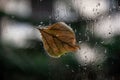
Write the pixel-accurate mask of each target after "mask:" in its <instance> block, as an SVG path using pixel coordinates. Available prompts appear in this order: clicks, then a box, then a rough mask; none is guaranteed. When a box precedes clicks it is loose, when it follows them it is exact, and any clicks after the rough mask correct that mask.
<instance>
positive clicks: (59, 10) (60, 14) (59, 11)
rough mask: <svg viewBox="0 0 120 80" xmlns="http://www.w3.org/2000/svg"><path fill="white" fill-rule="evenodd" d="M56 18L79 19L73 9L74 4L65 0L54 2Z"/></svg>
mask: <svg viewBox="0 0 120 80" xmlns="http://www.w3.org/2000/svg"><path fill="white" fill-rule="evenodd" d="M53 14H54V15H55V16H54V17H55V19H56V20H57V21H75V20H77V17H78V16H77V15H76V14H75V12H74V11H72V6H71V5H70V2H69V3H67V2H66V1H64V0H56V1H55V2H54V12H53Z"/></svg>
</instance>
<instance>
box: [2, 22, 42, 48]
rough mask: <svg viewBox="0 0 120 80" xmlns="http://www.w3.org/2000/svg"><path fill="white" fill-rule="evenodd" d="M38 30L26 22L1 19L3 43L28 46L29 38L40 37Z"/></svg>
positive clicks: (19, 46)
mask: <svg viewBox="0 0 120 80" xmlns="http://www.w3.org/2000/svg"><path fill="white" fill-rule="evenodd" d="M40 36H41V35H40V32H39V31H38V30H37V29H35V28H33V27H32V25H30V24H26V23H18V22H10V21H5V20H4V21H2V35H1V39H2V42H3V44H9V45H11V46H14V47H18V48H25V47H29V44H30V42H29V41H28V40H31V39H40Z"/></svg>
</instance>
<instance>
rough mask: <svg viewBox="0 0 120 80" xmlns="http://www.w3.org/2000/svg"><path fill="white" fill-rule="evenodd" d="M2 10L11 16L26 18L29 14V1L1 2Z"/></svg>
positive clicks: (8, 0) (5, 0) (10, 0)
mask: <svg viewBox="0 0 120 80" xmlns="http://www.w3.org/2000/svg"><path fill="white" fill-rule="evenodd" d="M2 3H3V4H4V5H2V9H3V10H4V11H5V12H6V13H7V14H11V15H17V16H21V17H28V16H30V14H31V3H30V0H2Z"/></svg>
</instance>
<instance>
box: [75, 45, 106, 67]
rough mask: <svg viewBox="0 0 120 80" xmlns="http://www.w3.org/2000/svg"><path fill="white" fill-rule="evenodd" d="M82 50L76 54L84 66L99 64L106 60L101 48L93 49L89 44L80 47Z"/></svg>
mask: <svg viewBox="0 0 120 80" xmlns="http://www.w3.org/2000/svg"><path fill="white" fill-rule="evenodd" d="M80 47H81V49H80V50H79V51H78V52H77V53H76V58H77V60H78V61H79V62H80V63H81V64H82V65H88V64H99V63H101V62H103V61H104V60H105V57H104V56H105V54H104V52H103V50H102V49H101V50H100V48H97V47H95V48H91V47H90V46H88V45H87V43H83V44H81V45H80Z"/></svg>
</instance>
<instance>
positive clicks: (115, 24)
mask: <svg viewBox="0 0 120 80" xmlns="http://www.w3.org/2000/svg"><path fill="white" fill-rule="evenodd" d="M59 21H62V22H65V23H66V24H67V25H69V26H70V27H71V28H72V29H73V30H74V32H75V34H76V39H77V43H78V44H79V45H80V47H81V49H80V50H78V51H77V52H76V53H68V54H65V55H63V56H61V57H60V58H57V59H56V58H55V59H54V58H51V57H49V56H48V55H47V53H46V51H45V50H44V48H43V44H42V41H41V34H40V33H39V31H38V30H36V27H45V26H48V25H51V24H53V23H55V22H59ZM0 80H120V1H119V0H0Z"/></svg>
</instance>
